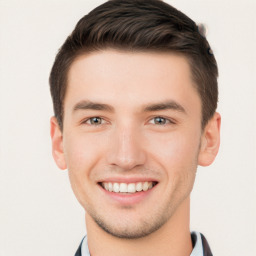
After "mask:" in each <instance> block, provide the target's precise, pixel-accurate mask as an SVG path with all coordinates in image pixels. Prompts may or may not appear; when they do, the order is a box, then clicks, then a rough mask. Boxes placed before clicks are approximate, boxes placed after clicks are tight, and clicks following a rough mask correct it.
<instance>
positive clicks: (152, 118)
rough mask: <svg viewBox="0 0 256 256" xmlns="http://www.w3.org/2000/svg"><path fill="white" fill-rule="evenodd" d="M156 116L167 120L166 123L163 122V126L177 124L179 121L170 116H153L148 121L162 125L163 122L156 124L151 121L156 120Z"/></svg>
mask: <svg viewBox="0 0 256 256" xmlns="http://www.w3.org/2000/svg"><path fill="white" fill-rule="evenodd" d="M155 118H163V119H165V120H166V122H167V123H165V124H162V126H165V125H169V124H176V123H177V122H176V121H175V120H173V119H172V118H169V117H165V116H153V117H151V118H150V119H149V121H148V123H150V124H154V125H159V126H160V125H161V124H155V123H151V121H154V119H155Z"/></svg>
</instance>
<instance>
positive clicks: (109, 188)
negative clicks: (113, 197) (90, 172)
mask: <svg viewBox="0 0 256 256" xmlns="http://www.w3.org/2000/svg"><path fill="white" fill-rule="evenodd" d="M108 191H109V192H112V191H113V185H112V183H111V182H109V183H108Z"/></svg>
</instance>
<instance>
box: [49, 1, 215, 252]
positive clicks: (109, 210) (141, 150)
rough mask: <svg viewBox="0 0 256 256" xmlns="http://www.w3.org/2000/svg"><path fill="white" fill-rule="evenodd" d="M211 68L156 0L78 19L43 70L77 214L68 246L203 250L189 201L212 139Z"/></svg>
mask: <svg viewBox="0 0 256 256" xmlns="http://www.w3.org/2000/svg"><path fill="white" fill-rule="evenodd" d="M217 75H218V70H217V64H216V61H215V58H214V56H213V54H212V52H211V50H210V46H209V44H208V42H207V40H206V38H205V37H204V35H203V34H202V33H201V34H200V32H199V29H198V27H197V26H196V24H195V23H194V22H193V21H192V20H191V19H189V18H188V17H187V16H185V15H184V14H183V13H181V12H179V11H178V10H176V9H175V8H173V7H171V6H169V5H168V4H166V3H164V2H162V1H159V0H150V1H142V0H136V1H135V0H121V1H120V0H113V1H108V2H106V3H105V4H103V5H101V6H99V7H97V8H96V9H94V10H93V11H92V12H90V13H89V14H88V15H86V16H85V17H83V18H82V19H81V20H80V21H79V22H78V24H77V26H76V28H75V30H74V31H73V32H72V34H71V35H70V36H69V37H68V38H67V40H66V41H65V43H64V44H63V46H62V47H61V49H60V51H59V53H58V55H57V57H56V60H55V63H54V65H53V68H52V71H51V75H50V87H51V93H52V98H53V105H54V111H55V116H54V117H52V118H51V137H52V148H53V157H54V159H55V161H56V163H57V165H58V166H59V168H61V169H66V168H67V169H68V171H69V177H70V182H71V186H72V188H73V191H74V193H75V195H76V197H77V199H78V201H79V202H80V203H81V205H82V206H83V208H84V209H85V211H86V226H87V236H86V237H85V238H84V239H83V241H82V243H81V245H80V247H79V248H78V250H77V253H76V255H82V256H88V255H93V256H102V255H104V256H108V255H115V256H118V255H122V256H125V255H133V256H141V255H146V256H150V255H152V256H153V255H154V256H155V255H173V256H188V255H193V256H195V255H212V254H211V251H210V249H209V247H208V244H207V242H206V240H205V238H204V236H203V235H201V234H200V233H198V232H193V233H190V228H189V208H190V193H191V190H192V187H193V184H194V180H195V176H196V170H197V165H202V166H207V165H210V164H211V163H212V162H213V160H214V158H215V156H216V154H217V152H218V148H219V140H220V138H219V129H220V115H219V114H218V113H216V112H215V111H216V107H217V98H218V89H217Z"/></svg>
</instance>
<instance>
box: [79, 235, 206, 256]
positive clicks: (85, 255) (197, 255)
mask: <svg viewBox="0 0 256 256" xmlns="http://www.w3.org/2000/svg"><path fill="white" fill-rule="evenodd" d="M191 238H192V241H193V244H194V248H193V251H192V252H191V254H190V256H203V244H202V238H201V235H200V233H199V232H195V231H194V232H192V233H191ZM81 251H82V256H90V252H89V248H88V242H87V236H85V237H84V239H83V241H82V247H81Z"/></svg>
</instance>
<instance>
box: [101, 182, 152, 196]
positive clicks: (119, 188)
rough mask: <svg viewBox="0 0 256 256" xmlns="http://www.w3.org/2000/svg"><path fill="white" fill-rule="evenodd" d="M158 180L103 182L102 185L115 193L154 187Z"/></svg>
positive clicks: (132, 191) (134, 191) (145, 189)
mask: <svg viewBox="0 0 256 256" xmlns="http://www.w3.org/2000/svg"><path fill="white" fill-rule="evenodd" d="M156 184H157V182H153V181H145V182H136V183H117V182H102V183H100V185H101V186H102V187H103V188H104V189H105V190H107V191H109V192H114V193H131V194H133V193H136V192H141V191H148V190H150V189H152V188H153V187H154V186H155V185H156Z"/></svg>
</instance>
